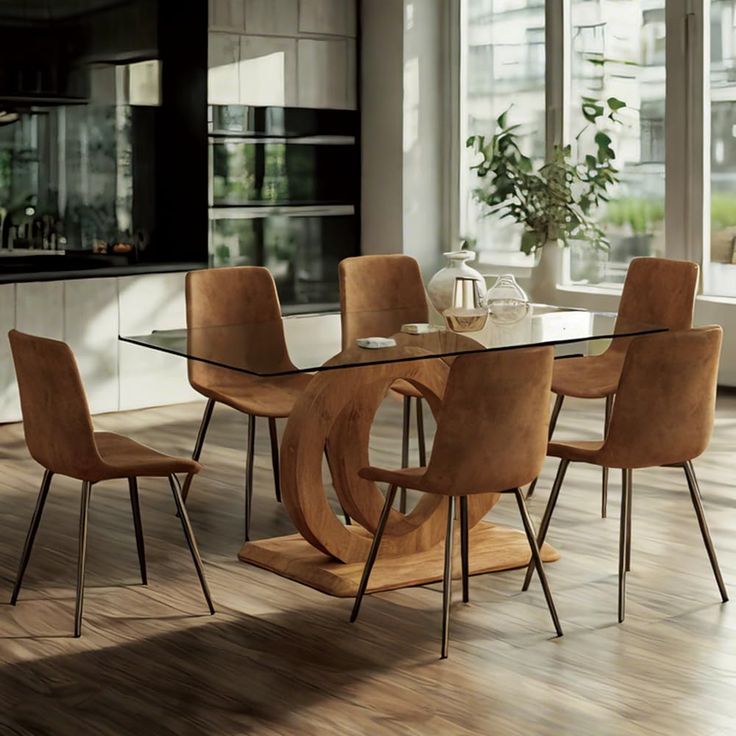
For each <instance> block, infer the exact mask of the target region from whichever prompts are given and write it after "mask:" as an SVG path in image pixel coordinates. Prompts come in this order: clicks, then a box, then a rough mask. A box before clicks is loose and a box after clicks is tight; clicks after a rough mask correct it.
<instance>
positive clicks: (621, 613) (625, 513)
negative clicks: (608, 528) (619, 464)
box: [618, 470, 631, 623]
mask: <svg viewBox="0 0 736 736" xmlns="http://www.w3.org/2000/svg"><path fill="white" fill-rule="evenodd" d="M630 501H631V471H630V470H624V471H623V483H622V484H621V521H620V531H619V540H618V622H619V623H622V622H623V620H624V617H625V615H626V547H627V540H628V534H629V503H630Z"/></svg>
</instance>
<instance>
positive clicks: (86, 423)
mask: <svg viewBox="0 0 736 736" xmlns="http://www.w3.org/2000/svg"><path fill="white" fill-rule="evenodd" d="M8 339H9V341H10V349H11V351H12V353H13V362H14V363H15V373H16V376H17V378H18V389H19V391H20V406H21V411H22V413H23V430H24V432H25V437H26V444H27V445H28V449H29V451H30V453H31V456H32V457H33V459H34V460H36V461H37V462H38V463H40V464H41V465H43V466H44V467H45V468H47V469H48V470H51V471H52V472H54V473H60V474H62V475H70V476H72V477H75V478H80V477H81V478H86V477H88V474H89V471H90V470H91V469H93V468H96V467H99V465H100V464H101V462H102V461H101V458H100V456H99V453H98V452H97V446H96V444H95V440H94V429H93V426H92V418H91V417H90V413H89V406H88V404H87V396H86V394H85V392H84V386H83V385H82V379H81V378H80V376H79V369H78V368H77V361H76V360H75V358H74V354H73V353H72V351H71V348H70V347H69V346H68V345H67V344H66V343H63V342H60V341H59V340H49V339H48V338H45V337H35V336H34V335H26V334H24V333H22V332H18V331H17V330H11V331H10V332H9V333H8Z"/></svg>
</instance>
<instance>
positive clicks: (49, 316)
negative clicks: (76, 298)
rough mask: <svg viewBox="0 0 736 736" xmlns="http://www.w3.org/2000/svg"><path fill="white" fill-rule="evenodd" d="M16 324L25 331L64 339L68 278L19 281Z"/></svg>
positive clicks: (16, 300)
mask: <svg viewBox="0 0 736 736" xmlns="http://www.w3.org/2000/svg"><path fill="white" fill-rule="evenodd" d="M15 324H16V327H17V328H18V329H19V330H20V331H21V332H28V333H30V334H31V335H41V336H42V337H52V338H54V339H56V340H63V339H64V282H63V281H38V282H30V283H27V284H16V285H15Z"/></svg>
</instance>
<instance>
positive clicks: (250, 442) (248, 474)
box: [245, 414, 256, 542]
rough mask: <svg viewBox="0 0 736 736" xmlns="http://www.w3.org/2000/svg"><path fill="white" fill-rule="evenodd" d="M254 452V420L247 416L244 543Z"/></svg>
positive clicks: (247, 528) (248, 512) (248, 529)
mask: <svg viewBox="0 0 736 736" xmlns="http://www.w3.org/2000/svg"><path fill="white" fill-rule="evenodd" d="M255 452H256V418H255V415H253V414H248V449H247V450H246V456H245V541H246V542H247V541H248V540H249V539H250V517H251V513H252V510H253V463H254V461H255Z"/></svg>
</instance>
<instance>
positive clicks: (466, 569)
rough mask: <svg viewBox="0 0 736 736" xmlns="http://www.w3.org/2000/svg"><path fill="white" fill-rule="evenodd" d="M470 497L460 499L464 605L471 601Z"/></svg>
mask: <svg viewBox="0 0 736 736" xmlns="http://www.w3.org/2000/svg"><path fill="white" fill-rule="evenodd" d="M468 541H469V540H468V497H467V496H461V497H460V559H461V562H462V573H463V603H467V602H468V601H469V600H470V579H469V578H470V546H469V544H468Z"/></svg>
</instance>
